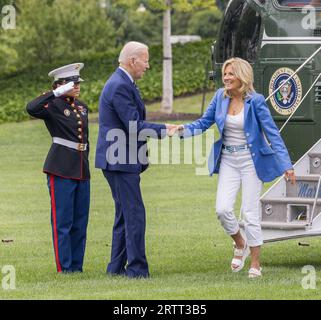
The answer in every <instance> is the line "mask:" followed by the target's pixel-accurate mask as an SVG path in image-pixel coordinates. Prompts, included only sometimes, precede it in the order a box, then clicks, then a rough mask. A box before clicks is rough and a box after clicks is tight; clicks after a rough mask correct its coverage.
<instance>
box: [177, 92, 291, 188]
mask: <svg viewBox="0 0 321 320" xmlns="http://www.w3.org/2000/svg"><path fill="white" fill-rule="evenodd" d="M229 103H230V98H228V97H224V89H223V88H221V89H219V90H217V92H216V94H215V95H214V97H213V99H212V101H211V103H210V104H209V106H208V108H207V110H206V112H205V113H204V115H203V116H202V118H200V119H199V120H196V121H194V122H193V123H190V124H187V125H185V126H184V135H183V137H184V138H185V137H189V136H193V135H196V134H200V133H203V132H204V131H206V130H207V129H208V128H209V127H210V126H212V125H213V124H214V123H216V125H217V128H218V131H219V133H220V136H221V138H220V139H219V140H218V141H216V142H215V143H214V144H213V147H212V150H211V154H210V157H209V161H208V168H209V172H210V175H212V174H213V173H218V172H219V167H220V161H221V154H222V140H223V139H222V136H223V130H224V125H225V119H226V115H227V111H228V106H229ZM244 131H245V137H246V140H247V143H248V146H249V148H250V151H251V155H252V159H253V162H254V166H255V169H256V173H257V176H258V177H259V179H260V180H262V181H263V182H269V181H272V180H274V179H275V178H277V177H279V176H281V175H282V174H283V173H284V172H285V171H286V170H289V169H292V168H293V167H292V163H291V160H290V157H289V153H288V151H287V149H286V147H285V145H284V142H283V140H282V138H281V136H280V133H279V130H278V128H277V126H276V125H275V123H274V120H273V118H272V116H271V113H270V110H269V108H268V106H267V105H266V103H265V99H264V97H263V95H261V94H258V93H256V92H253V93H251V94H250V95H248V97H247V98H246V99H245V102H244ZM264 134H265V136H264ZM265 137H266V138H267V140H268V141H269V143H268V141H267V140H266V138H265Z"/></svg>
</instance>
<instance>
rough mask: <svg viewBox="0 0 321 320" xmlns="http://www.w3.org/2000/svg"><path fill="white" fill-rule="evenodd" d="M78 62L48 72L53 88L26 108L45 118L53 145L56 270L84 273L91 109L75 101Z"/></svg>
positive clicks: (47, 169)
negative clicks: (89, 112)
mask: <svg viewBox="0 0 321 320" xmlns="http://www.w3.org/2000/svg"><path fill="white" fill-rule="evenodd" d="M83 66H84V64H83V63H75V64H70V65H67V66H63V67H61V68H58V69H55V70H53V71H51V72H49V76H53V77H54V83H53V89H54V90H52V91H49V92H47V93H44V94H42V95H41V96H39V97H37V98H36V99H34V100H32V101H31V102H29V103H28V105H27V112H28V113H29V114H30V115H31V116H33V117H35V118H39V119H43V120H44V122H45V125H46V127H47V129H48V131H49V133H50V135H51V137H52V145H51V147H50V150H49V152H48V155H47V158H46V160H45V163H44V167H43V172H44V173H46V174H47V183H48V188H49V194H50V198H51V225H52V236H53V246H54V252H55V260H56V266H57V271H58V272H82V270H83V260H84V254H85V245H86V230H87V224H88V215H89V203H90V183H89V181H90V180H89V179H90V172H89V162H88V153H89V142H88V107H87V105H86V104H84V103H83V102H81V101H80V100H78V99H77V97H78V95H79V92H80V82H81V81H83V80H82V79H81V78H80V74H79V71H80V69H82V68H83Z"/></svg>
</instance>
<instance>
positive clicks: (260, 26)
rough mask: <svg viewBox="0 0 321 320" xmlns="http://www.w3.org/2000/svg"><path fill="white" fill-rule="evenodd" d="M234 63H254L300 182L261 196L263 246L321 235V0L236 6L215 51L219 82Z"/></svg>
mask: <svg viewBox="0 0 321 320" xmlns="http://www.w3.org/2000/svg"><path fill="white" fill-rule="evenodd" d="M231 57H240V58H242V59H245V60H247V61H248V62H249V63H250V64H251V65H252V67H253V71H254V86H255V89H256V91H257V92H259V93H262V94H263V95H264V96H265V97H266V103H267V105H268V107H269V109H270V112H271V115H272V117H273V119H274V121H275V123H276V125H277V126H278V128H279V130H280V133H281V136H282V138H283V140H284V142H285V144H286V147H287V149H288V151H289V154H290V157H291V160H292V162H293V163H294V170H295V173H296V178H297V183H296V184H295V185H294V186H292V185H291V184H290V183H289V181H286V179H284V177H280V178H279V179H278V180H277V181H276V182H274V184H273V185H272V186H271V187H270V188H268V190H267V191H266V192H265V193H264V194H263V195H262V196H261V198H260V214H261V217H262V220H261V227H262V232H263V241H264V243H267V242H274V241H280V240H287V239H294V238H301V237H310V236H321V0H270V1H266V0H230V1H229V2H228V4H227V6H226V9H225V13H224V17H223V20H222V22H221V26H220V29H219V33H218V38H217V40H216V41H215V42H214V43H213V45H212V71H211V78H212V79H213V80H214V81H215V83H218V82H220V79H221V68H222V65H223V63H224V61H226V60H227V59H229V58H231ZM240 213H241V214H240V218H239V224H240V227H241V230H243V227H244V221H243V220H242V219H243V218H242V209H241V212H240Z"/></svg>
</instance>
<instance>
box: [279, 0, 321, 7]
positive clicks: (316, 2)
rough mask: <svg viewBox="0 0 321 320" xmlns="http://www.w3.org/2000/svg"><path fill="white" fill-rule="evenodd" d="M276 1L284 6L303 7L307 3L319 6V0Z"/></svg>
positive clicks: (320, 1)
mask: <svg viewBox="0 0 321 320" xmlns="http://www.w3.org/2000/svg"><path fill="white" fill-rule="evenodd" d="M278 3H279V4H280V5H281V6H285V7H304V6H307V5H310V6H314V7H321V0H278Z"/></svg>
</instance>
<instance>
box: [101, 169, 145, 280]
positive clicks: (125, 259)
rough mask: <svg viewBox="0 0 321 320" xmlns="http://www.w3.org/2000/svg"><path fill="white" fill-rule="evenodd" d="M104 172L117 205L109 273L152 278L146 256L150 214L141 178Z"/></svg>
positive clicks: (133, 175)
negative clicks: (148, 214)
mask: <svg viewBox="0 0 321 320" xmlns="http://www.w3.org/2000/svg"><path fill="white" fill-rule="evenodd" d="M102 171H103V174H104V176H105V178H106V179H107V181H108V184H109V186H110V188H111V192H112V196H113V199H114V202H115V222H114V227H113V238H112V249H111V261H110V263H109V264H108V266H107V273H110V274H123V275H126V276H128V277H148V276H149V271H148V263H147V260H146V255H145V229H146V214H145V207H144V203H143V199H142V195H141V191H140V176H139V174H135V173H127V172H120V171H106V170H102ZM126 263H127V265H126Z"/></svg>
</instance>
